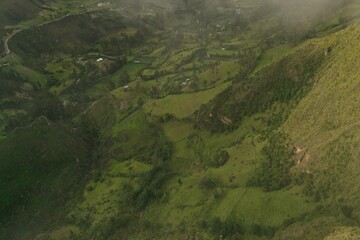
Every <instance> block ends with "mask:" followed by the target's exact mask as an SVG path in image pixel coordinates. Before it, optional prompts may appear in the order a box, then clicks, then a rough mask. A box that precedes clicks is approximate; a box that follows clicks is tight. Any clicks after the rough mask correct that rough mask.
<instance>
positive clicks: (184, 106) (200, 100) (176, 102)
mask: <svg viewBox="0 0 360 240" xmlns="http://www.w3.org/2000/svg"><path fill="white" fill-rule="evenodd" d="M228 86H229V83H223V84H221V85H219V86H217V87H215V88H212V89H210V90H205V91H200V92H196V93H185V94H179V95H170V96H167V97H165V98H163V99H159V100H151V101H148V102H147V103H146V105H145V106H144V109H145V111H146V112H148V113H151V114H152V115H156V116H161V115H163V114H165V113H170V114H172V115H174V116H175V117H176V118H179V119H183V118H187V117H189V116H190V115H191V114H193V113H194V112H195V111H196V110H197V109H198V108H199V107H200V106H201V105H202V104H205V103H207V102H208V101H210V100H211V99H212V98H214V97H215V96H216V95H217V94H219V93H220V92H222V91H224V90H225V89H226V88H227V87H228Z"/></svg>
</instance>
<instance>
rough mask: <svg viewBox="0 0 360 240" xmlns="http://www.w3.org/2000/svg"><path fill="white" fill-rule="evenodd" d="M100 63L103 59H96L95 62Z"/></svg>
mask: <svg viewBox="0 0 360 240" xmlns="http://www.w3.org/2000/svg"><path fill="white" fill-rule="evenodd" d="M102 61H104V59H103V58H98V59H97V60H96V62H102Z"/></svg>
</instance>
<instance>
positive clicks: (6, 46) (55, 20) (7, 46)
mask: <svg viewBox="0 0 360 240" xmlns="http://www.w3.org/2000/svg"><path fill="white" fill-rule="evenodd" d="M88 12H89V11H85V12H82V13H76V14H66V15H64V16H62V17H59V18H57V19H54V20H51V21H48V22H44V23H41V24H39V25H36V26H30V27H27V28H23V29H15V30H14V31H13V32H12V33H11V34H9V35H8V36H7V37H5V38H4V39H3V40H4V53H3V54H2V55H1V56H0V59H1V58H4V57H6V56H7V55H9V54H10V53H11V49H10V48H9V41H10V40H11V39H12V38H13V37H14V36H15V35H16V34H18V33H20V32H22V31H25V30H29V29H32V28H37V27H42V26H45V25H48V24H51V23H54V22H58V21H60V20H63V19H64V18H67V17H70V16H76V15H82V14H86V13H88Z"/></svg>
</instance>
